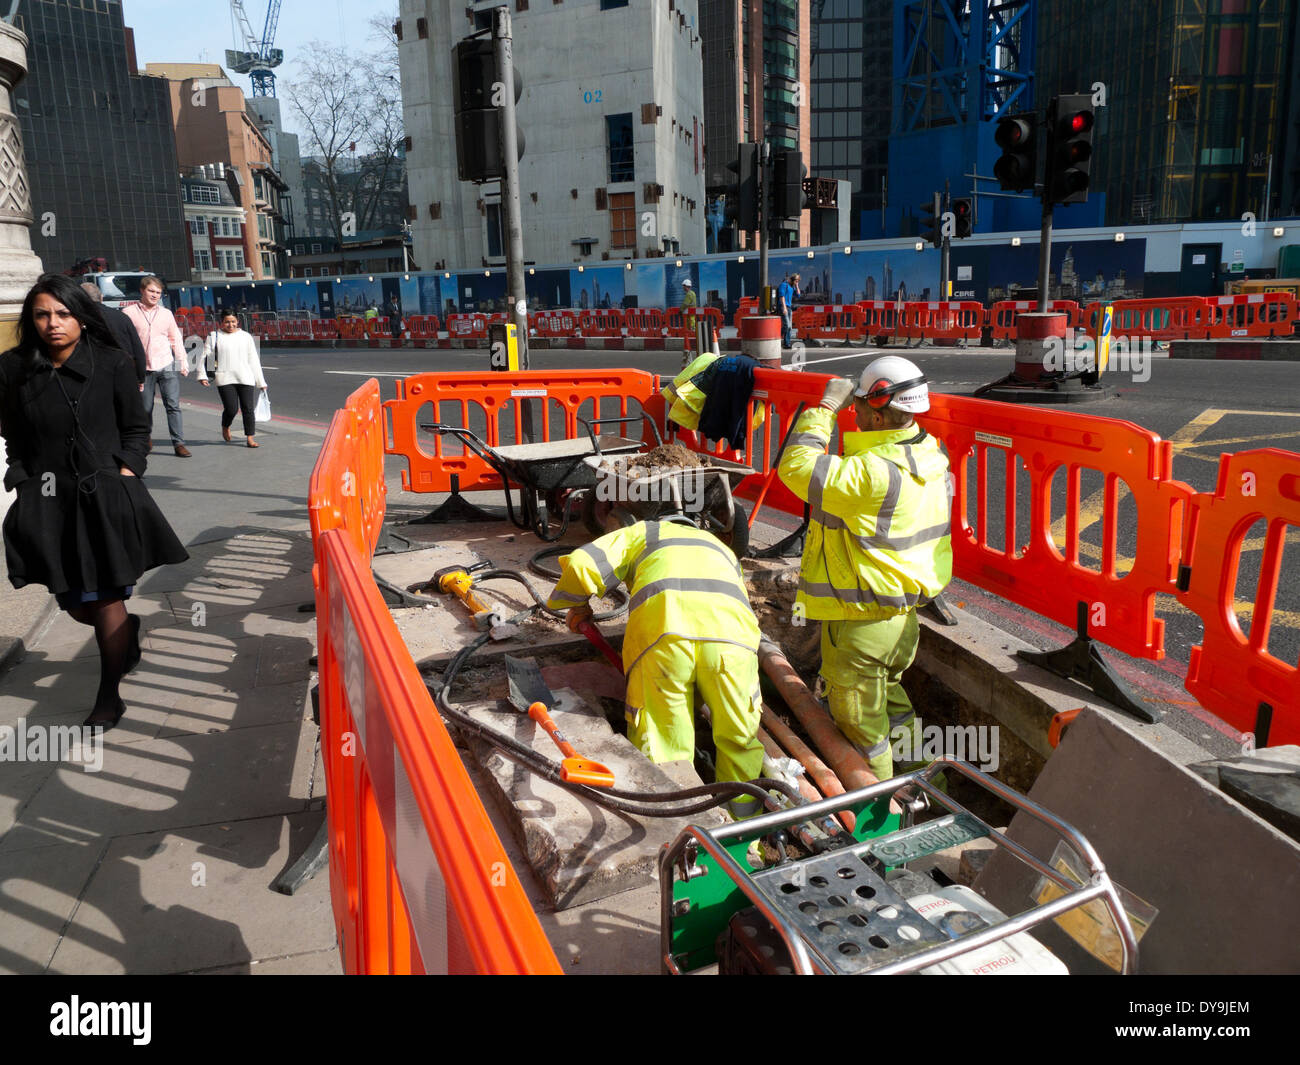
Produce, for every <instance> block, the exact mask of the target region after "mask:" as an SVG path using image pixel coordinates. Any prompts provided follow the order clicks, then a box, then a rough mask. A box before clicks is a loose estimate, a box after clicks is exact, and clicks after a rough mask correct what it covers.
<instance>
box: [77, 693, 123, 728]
mask: <svg viewBox="0 0 1300 1065" xmlns="http://www.w3.org/2000/svg"><path fill="white" fill-rule="evenodd" d="M125 713H126V703H124V702H122V699H121V697H119V698H118V700H117V709H116V710H115V711H114V712H113V716H112V717H104V716H102V715H101V714H100V712H99V711H98V710H92V711H91V712H90V716H89V717H88V718H86V720H85V722H84V723H83V724H84V725H85V727H86V728H99V729H103V730H104V731H105V732H107V731H108V730H109V729H111V728H114V727H115V726H116V725H117V723H118V722H119V721H121V720H122V715H123V714H125Z"/></svg>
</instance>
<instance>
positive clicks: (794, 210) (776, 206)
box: [771, 148, 808, 222]
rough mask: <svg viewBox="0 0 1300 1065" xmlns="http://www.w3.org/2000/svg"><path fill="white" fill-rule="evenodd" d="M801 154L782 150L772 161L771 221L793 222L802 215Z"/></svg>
mask: <svg viewBox="0 0 1300 1065" xmlns="http://www.w3.org/2000/svg"><path fill="white" fill-rule="evenodd" d="M807 176H808V171H807V170H806V169H804V165H803V153H802V152H795V151H790V150H789V149H786V148H782V149H780V150H779V151H777V153H776V155H775V156H774V157H773V159H772V201H771V203H772V213H771V218H772V220H773V221H780V220H786V221H795V222H797V221H798V220H799V216H800V215H801V214H803V210H804V207H805V206H807V205H806V204H805V203H804V192H803V179H804V178H805V177H807Z"/></svg>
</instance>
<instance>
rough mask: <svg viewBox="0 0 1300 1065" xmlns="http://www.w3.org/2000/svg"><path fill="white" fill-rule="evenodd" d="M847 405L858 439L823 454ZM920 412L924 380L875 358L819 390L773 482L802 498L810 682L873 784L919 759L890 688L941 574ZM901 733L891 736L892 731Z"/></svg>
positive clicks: (940, 495) (943, 492) (945, 566)
mask: <svg viewBox="0 0 1300 1065" xmlns="http://www.w3.org/2000/svg"><path fill="white" fill-rule="evenodd" d="M850 401H852V402H853V403H854V409H855V413H856V415H857V424H858V429H859V430H860V432H849V433H845V434H844V448H843V451H844V454H843V456H842V457H840V456H836V455H831V454H828V453H827V452H828V447H829V444H830V440H831V434H832V431H833V428H834V424H835V418H836V414H837V412H838V411H840V410H841V409H842V408H843V407H845V406H847V405H848V404H849V402H850ZM929 409H930V393H929V389H928V388H927V387H926V379H925V375H924V374H923V373H922V372H921V370H920V368H919V367H918V366H917V365H916V364H915V363H912V362H909V361H908V360H907V359H903V358H899V357H898V356H896V355H887V356H885V357H884V358H880V359H876V360H875V361H874V362H872V363H871V364H870V365H869V366H868V367H867V368H866V369H865V370H863V371H862V377H861V379H860V380H859V382H858V383H857V387H856V388H855V387H854V382H853V381H851V380H845V379H843V378H840V379H837V380H834V381H832V382H831V383H830V384H829V385H827V386H826V391H825V393H824V394H823V395H822V399H821V404H820V405H819V406H818V407H816V408H814V409H812V410H809V411H807V412H805V413H804V415H803V416H802V417H801V418H800V419H799V421H798V423H797V424H796V425H795V431H794V435H793V436H791V438H790V441H789V444H788V445H787V447H786V451H785V455H784V457H783V458H782V460H781V465H780V467H779V473H780V477H781V480H782V481H784V482H785V484H786V485H787V486H788V487H789V488H790V490H791V491H792V492H794V493H795V494H796V495H797V496H799V498H800V499H804V500H806V501H807V502H808V504H809V508H810V512H809V521H808V537H807V540H806V542H805V546H804V552H803V559H802V561H801V563H800V573H799V591H798V597H797V599H796V605H795V610H796V611H799V612H802V614H803V616H804V617H805V618H807V619H808V620H810V621H820V622H821V623H822V638H821V651H822V665H821V676H822V680H823V683H824V685H825V690H826V694H827V699H828V702H829V704H830V711H831V716H832V717H833V718H834V719H835V722H836V724H838V725H839V727H840V730H841V731H842V732H843V733H844V734H845V735H846V736H847V737H848V738H849V739H850V741H852V743H853V744H854V746H856V747H857V748H858V750H860V751H861V752H862V754H863V756H864V757H865V758H866V759H867V763H868V764H869V765H870V767H871V771H872V772H873V773H875V774H876V776H877V777H879V778H880V779H881V780H885V779H887V778H889V777H892V776H893V775H894V760H893V756H892V754H891V749H890V735H891V734H893V735H894V736H895V738H896V739H899V740H902V739H903V737H904V736H910V737H911V740H910V742H900V743H899V748H900V749H899V752H898V753H899V756H900V761H902V762H904V763H910V764H905V765H904V766H903V768H904V769H910V768H913V767H914V766H915V765H916V764H918V763H921V762H922V761H923V760H922V759H921V758H920V756H919V752H920V749H921V748H920V744H919V742H918V739H919V738H918V737H917V736H916V735H915V731H916V730H915V715H914V713H913V711H912V703H911V701H910V700H909V699H908V697H907V693H906V692H904V691H903V688H902V685H901V684H900V683H899V681H900V678H901V677H902V675H903V671H904V670H905V669H906V668H907V667H908V666H910V665H911V664H912V659H913V658H915V657H916V646H917V639H918V626H917V620H916V608H917V607H918V606H921V605H924V604H925V603H927V602H929V601H930V600H931V599H933V598H934V597H935V596H937V595H938V594H939V593H940V592H941V591H942V590H943V588H944V587H945V586H946V585H947V584H948V581H949V580H950V579H951V578H952V543H951V541H950V539H949V535H948V529H949V520H950V517H951V494H950V488H949V473H948V459H947V457H946V456H945V455H944V453H943V451H942V449H941V448H940V446H939V443H938V441H937V440H935V439H934V437H932V436H930V435H929V434H927V433H926V431H925V430H924V429H921V428H920V427H918V426H917V425H916V423H915V422H914V421H913V418H912V416H913V415H914V414H920V413H922V412H924V411H927V410H929ZM900 729H901V730H904V731H902V732H899V731H898V730H900Z"/></svg>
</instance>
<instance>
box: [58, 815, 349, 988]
mask: <svg viewBox="0 0 1300 1065" xmlns="http://www.w3.org/2000/svg"><path fill="white" fill-rule="evenodd" d="M319 825H320V815H319V814H317V813H301V814H295V815H290V816H288V817H282V816H276V817H261V818H254V819H247V820H238V821H223V822H220V823H216V824H208V825H203V826H200V827H194V828H187V829H171V830H165V831H159V832H150V833H144V834H140V835H132V836H126V837H123V838H118V839H115V840H113V841H112V843H111V844H110V845H109V847H108V849H107V852H106V853H105V855H104V860H103V862H102V864H101V865H100V866H99V868H98V869H97V870H96V871H95V874H94V876H93V877H92V878H91V879H90V882H89V884H87V885H86V888H85V893H84V896H83V899H82V903H81V905H80V906H79V907H78V908H77V911H76V914H75V915H74V917H73V920H72V923H71V925H70V926H69V927H68V930H67V932H66V934H65V936H64V938H63V942H62V943H61V944H60V945H59V948H58V950H57V951H56V952H55V954H54V957H53V960H52V962H51V964H50V968H51V970H52V971H54V972H59V973H78V974H83V973H85V974H93V973H181V972H192V971H195V970H205V969H211V968H215V967H218V966H234V967H240V966H245V967H247V969H248V971H252V969H253V968H254V966H253V965H252V963H253V962H254V961H257V960H258V959H260V958H267V959H280V958H283V957H284V956H286V955H290V954H298V953H305V952H308V951H313V952H315V951H320V952H328V951H330V950H331V948H333V946H334V943H335V934H334V922H333V916H332V912H331V909H330V895H329V877H328V876H327V875H325V874H324V873H318V874H317V875H316V877H315V878H314V879H312V880H310V881H308V882H307V883H306V884H304V885H303V886H302V887H301V888H300V889H299V891H298V893H297V894H296V895H292V896H289V895H281V894H280V893H279V892H276V891H274V890H273V889H272V887H271V884H272V882H273V881H274V880H275V878H276V877H277V876H278V875H279V874H280V873H281V871H282V870H284V869H286V868H288V867H289V866H290V865H291V864H292V863H293V862H294V861H295V860H296V859H297V857H298V855H299V853H301V851H302V849H303V848H305V847H306V846H307V845H308V844H309V843H310V842H311V840H312V838H313V837H314V835H315V834H316V830H317V828H318V827H319ZM317 964H319V962H317Z"/></svg>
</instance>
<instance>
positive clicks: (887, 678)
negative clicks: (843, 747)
mask: <svg viewBox="0 0 1300 1065" xmlns="http://www.w3.org/2000/svg"><path fill="white" fill-rule="evenodd" d="M919 638H920V627H919V625H918V624H917V621H916V611H914V610H909V611H908V612H907V613H905V614H898V615H896V616H894V617H891V618H885V619H884V620H881V621H824V622H822V668H821V675H822V679H823V680H824V681H825V682H826V695H827V701H828V702H829V704H830V711H831V717H833V718H834V719H835V723H836V724H837V725H838V726H839V728H840V731H841V732H843V733H844V735H845V736H847V737H848V738H849V741H850V742H851V743H852V744H853V745H854V746H855V747H856V748H857V749H858V750H859V751H860V752H861V753H862V756H863V757H864V758H865V759H866V760H867V764H868V765H869V766H870V767H871V771H872V772H873V773H875V774H876V776H877V777H879V778H880V779H881V780H888V779H890V778H891V777H892V776H893V775H894V757H893V754H892V753H891V748H890V742H889V740H890V735H891V733H894V734H896V735H898V734H897V733H896V730H898V729H900V728H901V729H904V730H906V732H907V734H908V735H909V736H910V740H908V741H906V742H902V743H900V744H899V748H900V750H899V754H900V756H902V757H903V758H904V759H905V760H906V761H907V762H908V763H911V762H913V761H914V760H915V755H914V752H919V751H920V749H921V748H920V744H919V742H918V737H917V736H916V714H915V713H914V712H913V710H912V701H911V700H910V699H909V698H908V697H907V693H906V692H905V691H903V686H902V684H901V683H900V680H901V678H902V676H903V671H904V670H905V669H907V667H908V666H910V665H911V664H912V660H913V659H914V658H915V657H916V646H917V642H918V640H919ZM908 768H909V769H910V768H911V766H910V765H909V766H908Z"/></svg>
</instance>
